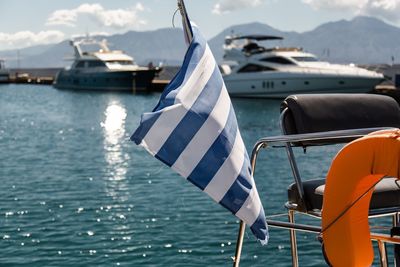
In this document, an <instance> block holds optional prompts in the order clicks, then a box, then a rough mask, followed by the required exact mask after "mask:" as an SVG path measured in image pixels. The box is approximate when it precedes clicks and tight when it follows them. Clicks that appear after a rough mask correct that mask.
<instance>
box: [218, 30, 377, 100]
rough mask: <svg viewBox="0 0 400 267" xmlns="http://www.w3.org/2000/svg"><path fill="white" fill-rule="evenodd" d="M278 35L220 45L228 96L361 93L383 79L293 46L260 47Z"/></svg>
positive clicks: (237, 39) (239, 38)
mask: <svg viewBox="0 0 400 267" xmlns="http://www.w3.org/2000/svg"><path fill="white" fill-rule="evenodd" d="M282 39H283V38H282V37H278V36H266V35H246V36H228V37H226V38H225V44H224V51H225V54H224V64H222V65H221V69H222V72H223V73H224V80H225V84H226V87H227V89H228V92H229V94H230V95H231V96H237V97H255V98H260V97H266V98H284V97H286V96H288V95H291V94H299V93H302V94H304V93H364V92H368V91H371V90H373V89H374V88H375V86H376V85H378V84H379V83H381V82H382V81H383V80H384V76H383V74H380V73H377V72H374V71H370V70H366V69H363V68H359V67H357V66H355V65H354V64H351V65H341V64H331V63H329V62H323V61H320V60H318V59H317V57H316V56H315V55H313V54H311V53H307V52H305V51H303V49H302V48H297V47H270V48H267V47H264V46H262V45H260V42H261V41H271V40H282Z"/></svg>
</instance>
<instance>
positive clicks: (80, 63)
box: [75, 61, 85, 68]
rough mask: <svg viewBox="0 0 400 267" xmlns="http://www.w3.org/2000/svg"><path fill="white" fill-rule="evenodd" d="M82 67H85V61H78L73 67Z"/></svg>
mask: <svg viewBox="0 0 400 267" xmlns="http://www.w3.org/2000/svg"><path fill="white" fill-rule="evenodd" d="M84 67H85V61H79V62H78V63H76V65H75V68H84Z"/></svg>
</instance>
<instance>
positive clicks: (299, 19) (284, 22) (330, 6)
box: [0, 0, 400, 50]
mask: <svg viewBox="0 0 400 267" xmlns="http://www.w3.org/2000/svg"><path fill="white" fill-rule="evenodd" d="M185 3H186V7H187V9H188V13H189V16H190V18H191V20H193V21H195V22H196V24H197V25H198V26H199V27H200V29H201V31H202V32H203V34H204V35H205V36H206V38H208V39H210V38H212V37H213V36H215V35H217V34H218V33H219V32H221V31H222V30H223V29H225V28H227V27H229V26H231V25H236V24H243V23H249V22H261V23H265V24H268V25H270V26H272V27H275V28H277V29H279V30H284V31H296V32H305V31H310V30H313V29H314V28H316V27H317V26H319V25H320V24H322V23H326V22H330V21H338V20H341V19H346V20H350V19H352V18H354V17H355V16H358V15H366V16H373V17H377V18H380V19H382V20H384V21H385V22H387V23H389V24H392V25H395V26H399V27H400V0H185ZM176 8H177V4H176V0H112V1H111V0H82V1H80V0H68V1H61V0H35V1H32V0H0V50H8V49H19V48H24V47H29V46H34V45H40V44H51V43H57V42H60V41H62V40H65V39H71V38H74V37H76V36H81V35H84V34H86V33H90V34H93V35H95V34H105V35H111V34H115V33H125V32H127V31H129V30H135V31H148V30H155V29H160V28H167V27H172V26H173V24H172V18H173V14H174V12H175V10H176ZM174 21H175V26H176V27H181V26H180V16H179V14H177V15H176V17H175V20H174Z"/></svg>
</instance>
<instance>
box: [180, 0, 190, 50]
mask: <svg viewBox="0 0 400 267" xmlns="http://www.w3.org/2000/svg"><path fill="white" fill-rule="evenodd" d="M178 8H179V11H180V12H181V16H182V25H183V31H184V32H185V36H186V39H187V41H188V43H190V42H191V41H192V39H193V33H192V27H191V26H190V20H189V17H188V15H187V11H186V7H185V3H184V2H183V0H178Z"/></svg>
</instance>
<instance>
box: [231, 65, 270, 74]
mask: <svg viewBox="0 0 400 267" xmlns="http://www.w3.org/2000/svg"><path fill="white" fill-rule="evenodd" d="M261 71H275V69H273V68H270V67H266V66H261V65H257V64H247V65H246V66H244V67H242V68H241V69H240V70H239V71H238V72H261Z"/></svg>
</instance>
